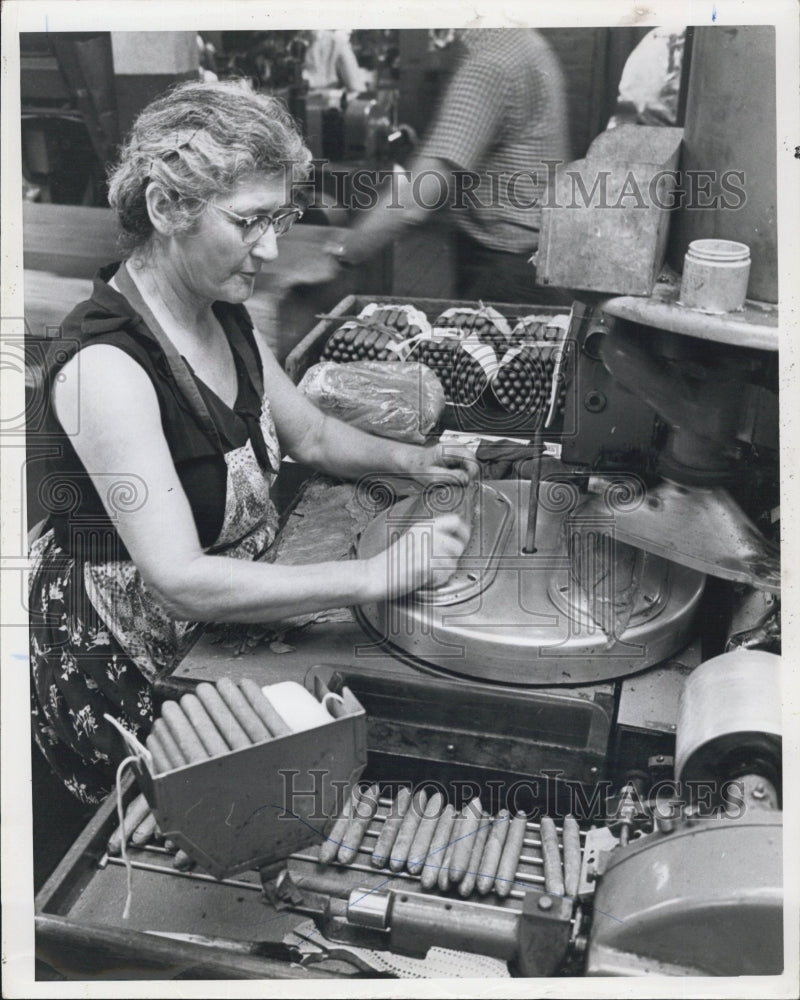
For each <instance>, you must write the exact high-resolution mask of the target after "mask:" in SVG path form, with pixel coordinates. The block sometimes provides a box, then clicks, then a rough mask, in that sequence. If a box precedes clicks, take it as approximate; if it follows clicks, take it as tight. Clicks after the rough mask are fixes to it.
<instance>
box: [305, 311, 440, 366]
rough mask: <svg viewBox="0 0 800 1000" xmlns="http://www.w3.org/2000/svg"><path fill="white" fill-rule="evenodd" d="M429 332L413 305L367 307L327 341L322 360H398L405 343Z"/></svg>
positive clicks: (424, 321)
mask: <svg viewBox="0 0 800 1000" xmlns="http://www.w3.org/2000/svg"><path fill="white" fill-rule="evenodd" d="M429 331H430V325H429V324H428V321H427V319H426V318H425V315H424V314H423V313H421V312H420V311H419V310H418V309H416V308H415V307H414V306H409V305H391V306H390V305H384V306H381V305H379V304H378V303H376V302H372V303H370V304H369V305H368V306H365V307H364V308H363V309H362V310H361V312H360V313H359V315H358V316H357V317H356V318H354V319H349V320H347V321H346V322H344V323H342V325H341V326H340V327H338V328H337V329H336V330H334V331H333V333H332V334H331V335H330V336H329V337H328V339H327V340H326V342H325V344H324V346H323V348H322V352H321V354H320V360H321V361H398V360H400V359H401V358H402V357H403V355H404V353H405V352H404V350H403V343H404V342H405V341H406V340H408V339H410V338H412V337H418V336H420V335H425V334H426V333H428V332H429Z"/></svg>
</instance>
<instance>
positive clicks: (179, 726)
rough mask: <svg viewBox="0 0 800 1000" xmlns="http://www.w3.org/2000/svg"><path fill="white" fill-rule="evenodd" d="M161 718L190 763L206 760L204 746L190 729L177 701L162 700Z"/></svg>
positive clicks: (189, 724) (206, 755)
mask: <svg viewBox="0 0 800 1000" xmlns="http://www.w3.org/2000/svg"><path fill="white" fill-rule="evenodd" d="M161 718H162V719H163V720H164V721H165V722H166V724H167V726H168V727H169V731H170V732H171V733H172V735H173V736H174V737H175V742H176V743H177V744H178V746H179V747H180V748H181V753H182V754H183V756H184V757H185V758H186V760H187V761H188V762H189V763H190V764H197V763H199V762H200V761H201V760H208V754H207V753H206V748H205V747H204V746H203V744H202V743H201V742H200V737H199V736H198V735H197V733H196V732H195V731H194V729H192V725H191V723H190V722H189V720H188V719H187V718H186V716H185V714H184V712H183V709H182V708H181V706H180V705H179V704H178V702H177V701H165V702H164V704H163V705H162V706H161Z"/></svg>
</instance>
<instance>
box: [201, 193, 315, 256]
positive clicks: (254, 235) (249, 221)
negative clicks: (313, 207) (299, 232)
mask: <svg viewBox="0 0 800 1000" xmlns="http://www.w3.org/2000/svg"><path fill="white" fill-rule="evenodd" d="M210 204H211V205H213V206H214V208H216V209H217V211H218V212H222V214H223V215H227V216H228V218H229V219H231V221H233V222H235V223H236V226H237V228H238V229H239V231H240V232H241V234H242V240H243V242H244V243H246V244H248V245H255V244H256V243H258V241H259V240H260V239H261V237H262V236H263V235H264V234H265V233H266V232H267V230H268V229H269V227H270V226H272V231H273V232H274V233H275V236H276V237H278V236H285V235H286V234H287V233H288V232H289V230H290V229H291V228H292V226H293V225H294V224H295V222H297V221H298V220H300V219H302V218H303V213H302V211H301V210H300V209H299V208H288V209H285V210H284V211H282V212H276V213H275V214H274V215H269V214H267V213H266V212H262V213H260V214H259V215H249V216H246V217H245V216H243V215H237V214H236V212H231V210H230V209H228V208H223V207H222V205H217V204H216V202H213V201H212V202H210Z"/></svg>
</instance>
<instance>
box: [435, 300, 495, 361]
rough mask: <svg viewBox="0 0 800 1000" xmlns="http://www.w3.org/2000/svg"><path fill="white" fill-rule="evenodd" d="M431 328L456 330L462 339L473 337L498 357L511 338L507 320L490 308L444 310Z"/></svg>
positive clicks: (458, 307)
mask: <svg viewBox="0 0 800 1000" xmlns="http://www.w3.org/2000/svg"><path fill="white" fill-rule="evenodd" d="M433 326H434V328H435V329H447V330H458V332H459V335H460V336H461V337H462V338H466V337H469V336H470V335H472V336H475V337H476V338H477V340H478V341H479V343H481V344H485V345H486V346H487V347H491V348H492V350H494V351H495V353H496V354H497V356H498V357H500V356H501V355H502V354H503V353H504V351H505V350H506V348H507V347H508V344H509V340H510V337H511V330H510V328H509V325H508V322H507V320H506V319H505V317H503V316H502V315H501V314H500V313H499V312H498V311H497V310H496V309H492V308H491V306H481V307H479V308H478V309H470V308H465V307H460V306H457V307H455V308H453V309H446V310H445V311H444V312H443V313H442V314H441V316H438V317H437V319H436V321H435V322H434V324H433Z"/></svg>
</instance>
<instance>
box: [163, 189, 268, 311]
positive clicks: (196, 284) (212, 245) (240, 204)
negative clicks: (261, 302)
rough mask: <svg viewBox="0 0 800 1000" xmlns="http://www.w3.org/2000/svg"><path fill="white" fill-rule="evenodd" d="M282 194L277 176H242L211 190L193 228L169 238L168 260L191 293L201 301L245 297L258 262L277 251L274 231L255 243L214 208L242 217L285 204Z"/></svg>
mask: <svg viewBox="0 0 800 1000" xmlns="http://www.w3.org/2000/svg"><path fill="white" fill-rule="evenodd" d="M285 196H286V188H285V184H284V181H283V178H282V177H280V176H270V175H267V174H256V175H253V176H251V177H249V178H244V179H243V180H241V181H239V183H238V184H237V185H236V187H235V188H234V189H233V191H231V192H230V193H229V194H224V195H222V194H220V195H217V196H216V197H215V198H213V199H212V200H211V201H210V202H209V204H208V205H206V208H205V211H204V212H203V214H202V215H201V217H200V220H199V222H198V225H197V226H196V228H195V229H193V230H192V231H191V232H189V233H179V234H176V235H174V236H173V237H172V239H171V244H172V245H171V247H170V257H171V258H172V263H173V264H174V266H175V268H176V270H177V272H178V275H179V277H180V280H181V281H182V283H183V284H184V285H185V287H186V289H187V291H188V292H189V293H190V294H191V295H192V296H193V297H195V298H197V299H201V300H203V301H207V302H214V301H218V300H219V301H223V302H244V301H245V300H246V299H249V298H250V296H251V295H252V294H253V288H254V284H255V278H256V275H257V274H258V272H259V271H260V269H261V265H262V263H263V262H264V261H269V260H274V259H275V258H276V257H277V256H278V246H277V242H276V237H275V232H274V230H273V227H272V226H270V227H269V228H268V229H267V231H266V232H265V233H264V235H263V236H262V237H261V238H260V239H259V240H258V242H257V243H253V244H252V245H248V244H247V243H246V242H245V241H244V240H243V238H242V231H241V229H240V228H239V226H238V225H237V223H236V221H235V220H234V219H231V218H230V217H229V216H227V215H226V214H225V213H224V212H222V211H220V209H225V210H226V211H228V212H234V213H235V214H236V215H239V216H243V217H249V216H253V215H261V214H264V213H268V214H270V215H271V214H274V213H275V212H276V211H278V210H279V209H281V208H284V207H286V205H285V201H284V199H285Z"/></svg>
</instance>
